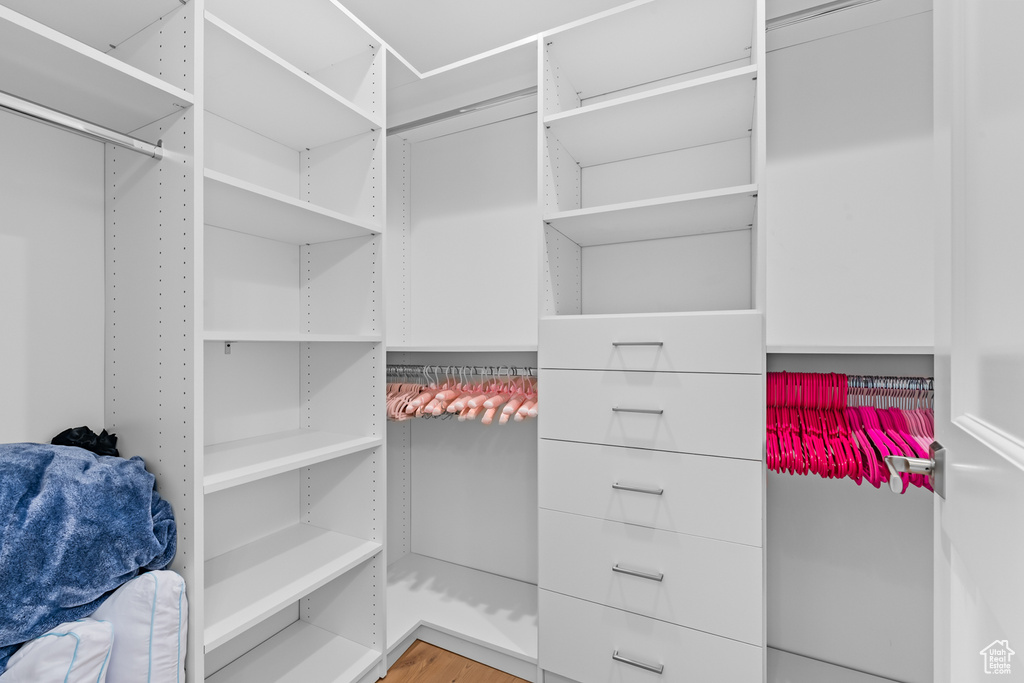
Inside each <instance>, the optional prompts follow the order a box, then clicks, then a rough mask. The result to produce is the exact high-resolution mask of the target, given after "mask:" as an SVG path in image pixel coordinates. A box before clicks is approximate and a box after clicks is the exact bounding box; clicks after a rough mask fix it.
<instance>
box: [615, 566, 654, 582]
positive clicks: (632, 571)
mask: <svg viewBox="0 0 1024 683" xmlns="http://www.w3.org/2000/svg"><path fill="white" fill-rule="evenodd" d="M612 571H613V572H618V573H619V574H628V575H629V576H635V577H637V578H640V579H648V580H649V581H658V582H659V583H660V582H661V581H662V580H663V579H664V578H665V575H664V574H649V573H648V572H642V571H640V570H638V569H626V568H625V567H620V566H619V565H615V566H614V567H612Z"/></svg>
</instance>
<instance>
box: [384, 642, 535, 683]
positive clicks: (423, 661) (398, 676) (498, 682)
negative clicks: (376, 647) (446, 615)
mask: <svg viewBox="0 0 1024 683" xmlns="http://www.w3.org/2000/svg"><path fill="white" fill-rule="evenodd" d="M383 681H384V683H526V681H524V680H523V679H521V678H516V677H515V676H513V675H511V674H507V673H505V672H504V671H498V670H497V669H492V668H491V667H489V666H484V665H483V664H481V663H480V662H474V661H473V660H472V659H466V658H465V657H462V656H460V655H457V654H455V653H454V652H449V651H448V650H442V649H441V648H439V647H434V646H433V645H429V644H427V643H424V642H423V641H422V640H417V641H416V642H415V643H413V644H412V647H410V648H409V649H408V650H406V651H405V654H404V655H402V656H401V657H400V658H399V660H398V661H397V662H395V663H394V664H393V665H392V666H391V668H390V669H388V675H387V678H385V679H383Z"/></svg>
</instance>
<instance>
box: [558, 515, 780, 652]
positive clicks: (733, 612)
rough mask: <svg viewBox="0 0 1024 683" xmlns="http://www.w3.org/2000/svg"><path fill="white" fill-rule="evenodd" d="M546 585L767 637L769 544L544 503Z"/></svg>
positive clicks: (712, 628)
mask: <svg viewBox="0 0 1024 683" xmlns="http://www.w3.org/2000/svg"><path fill="white" fill-rule="evenodd" d="M539 518H540V519H539V529H540V544H539V545H540V573H539V580H538V584H539V586H540V587H541V588H546V589H548V590H552V591H556V592H558V593H565V594H566V595H572V596H575V597H578V598H583V599H584V600H591V601H593V602H598V603H601V604H602V605H608V606H609V607H617V608H620V609H624V610H628V611H630V612H636V613H638V614H643V615H645V616H649V617H654V618H656V619H661V620H663V621H669V622H672V623H673V624H679V625H681V626H689V627H690V628H695V629H698V630H701V631H706V632H708V633H714V634H716V635H720V636H725V637H727V638H734V639H736V640H742V641H744V642H747V643H754V644H757V643H760V642H761V623H762V620H761V614H762V599H761V597H762V572H761V566H762V555H761V549H760V548H756V547H753V546H749V545H741V544H739V543H728V542H725V541H714V540H711V539H707V538H700V537H698V536H688V535H686V534H677V533H673V532H671V531H661V530H659V529H650V528H647V527H641V526H635V525H632V524H623V523H622V522H609V521H607V520H603V519H595V518H593V517H584V516H581V515H573V514H569V513H566V512H554V511H552V510H541V511H540V514H539Z"/></svg>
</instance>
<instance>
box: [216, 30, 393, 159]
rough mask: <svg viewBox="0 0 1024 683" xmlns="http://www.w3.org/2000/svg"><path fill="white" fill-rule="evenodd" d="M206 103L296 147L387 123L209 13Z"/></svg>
mask: <svg viewBox="0 0 1024 683" xmlns="http://www.w3.org/2000/svg"><path fill="white" fill-rule="evenodd" d="M206 28H207V30H206V63H207V69H206V92H207V98H206V108H207V110H209V111H210V112H212V113H214V114H216V115H218V116H221V117H223V118H225V119H228V120H229V121H233V122H234V123H237V124H239V125H241V126H243V127H245V128H248V129H250V130H252V131H255V132H257V133H259V134H260V135H263V136H265V137H268V138H270V139H271V140H276V141H277V142H280V143H281V144H283V145H285V146H287V147H291V148H292V149H295V150H299V151H302V150H306V149H310V148H313V147H319V146H321V145H324V144H327V143H329V142H334V141H336V140H342V139H344V138H348V137H352V136H353V135H357V134H359V133H365V132H366V131H369V130H376V129H379V128H381V127H382V125H383V124H382V122H381V121H378V120H376V118H375V117H374V116H372V115H371V114H369V113H368V112H366V111H365V110H363V109H362V108H361V107H358V106H357V105H355V104H354V103H352V102H350V101H349V100H347V99H345V98H344V97H342V96H341V95H339V94H337V93H336V92H334V91H333V90H330V89H329V88H327V87H326V86H325V85H323V84H322V83H320V82H318V81H316V80H314V79H313V78H311V77H310V76H308V75H307V74H306V73H304V72H303V71H301V70H300V69H298V68H297V67H295V66H294V65H292V64H290V63H288V62H286V61H285V60H283V59H281V58H280V57H279V56H277V55H276V54H274V53H273V52H271V51H270V50H267V49H266V48H265V47H263V46H262V45H260V44H259V43H257V42H255V41H254V40H252V39H251V38H249V37H248V36H246V35H244V34H243V33H241V32H240V31H238V30H236V29H235V28H233V27H232V26H230V25H228V24H227V23H225V22H224V21H222V20H220V19H218V18H217V17H215V16H213V15H212V14H210V13H209V12H207V13H206Z"/></svg>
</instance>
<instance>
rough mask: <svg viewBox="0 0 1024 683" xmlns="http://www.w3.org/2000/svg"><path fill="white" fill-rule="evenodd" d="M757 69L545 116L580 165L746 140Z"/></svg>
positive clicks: (751, 120) (551, 129)
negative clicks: (737, 139)
mask: <svg viewBox="0 0 1024 683" xmlns="http://www.w3.org/2000/svg"><path fill="white" fill-rule="evenodd" d="M756 77H757V67H756V66H745V67H741V68H738V69H732V70H730V71H726V72H723V73H718V74H714V75H712V76H705V77H703V78H696V79H693V80H689V81H684V82H682V83H676V84H674V85H669V86H665V87H663V88H657V89H655V90H649V91H646V92H643V93H639V94H634V95H627V96H625V97H620V98H617V99H614V100H609V101H606V102H600V103H598V104H593V105H590V106H586V107H582V108H580V109H573V110H570V111H567V112H562V113H559V114H552V115H550V116H546V117H545V118H544V123H545V125H546V126H547V128H548V129H549V130H550V131H551V133H552V134H553V135H554V136H555V137H556V138H557V139H558V141H559V142H560V143H561V144H562V146H563V147H565V149H566V151H568V152H569V154H570V155H571V156H572V157H573V159H575V160H576V162H577V163H579V164H580V165H581V166H584V167H586V166H593V165H595V164H603V163H608V162H610V161H621V160H623V159H631V158H635V157H641V156H646V155H649V154H657V153H659V152H668V151H672V150H677V149H684V148H688V147H697V146H699V145H706V144H710V143H713V142H724V141H726V140H735V139H736V138H742V137H749V136H750V130H751V127H752V125H753V117H754V90H755V88H754V86H755V79H756Z"/></svg>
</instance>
